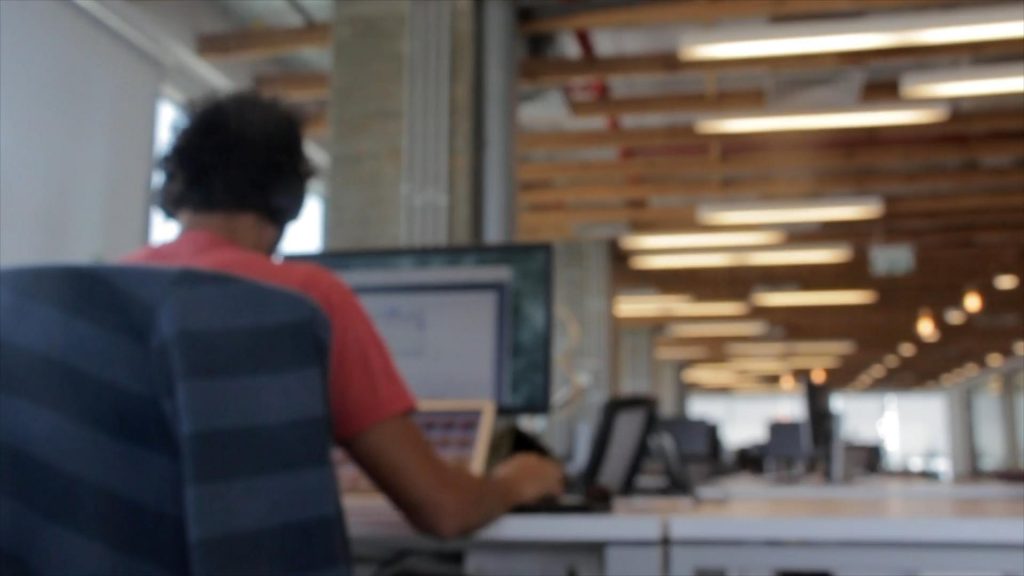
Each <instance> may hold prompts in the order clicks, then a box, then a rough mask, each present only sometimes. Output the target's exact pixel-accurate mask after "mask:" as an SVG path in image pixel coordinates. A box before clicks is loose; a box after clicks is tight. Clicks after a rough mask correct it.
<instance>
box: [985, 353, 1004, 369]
mask: <svg viewBox="0 0 1024 576" xmlns="http://www.w3.org/2000/svg"><path fill="white" fill-rule="evenodd" d="M1004 362H1006V357H1005V356H1003V355H1002V354H1000V353H999V352H989V353H988V354H986V355H985V366H988V367H989V368H999V367H1000V366H1002V365H1003V363H1004Z"/></svg>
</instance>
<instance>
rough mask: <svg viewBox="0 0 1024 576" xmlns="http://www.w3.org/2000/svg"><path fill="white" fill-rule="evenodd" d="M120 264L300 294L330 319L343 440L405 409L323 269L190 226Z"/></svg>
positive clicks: (372, 344)
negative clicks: (209, 274)
mask: <svg viewBox="0 0 1024 576" xmlns="http://www.w3.org/2000/svg"><path fill="white" fill-rule="evenodd" d="M123 262H124V263H125V264H154V265H161V266H180V267H185V268H199V269H203V270H213V271H216V272H223V273H225V274H231V275H234V276H240V277H242V278H248V279H251V280H256V281H259V282H264V283H267V284H273V285H275V286H279V287H284V288H288V289H291V290H294V291H296V292H300V293H302V294H304V295H305V296H307V297H308V298H311V299H312V300H313V301H314V302H316V303H317V304H319V305H320V307H321V308H322V309H323V312H324V314H325V315H326V316H327V318H328V319H329V320H330V323H331V336H332V337H331V359H330V368H329V370H330V372H329V374H330V382H329V386H328V390H329V397H330V404H331V420H332V422H333V429H334V435H335V438H336V439H337V440H338V441H339V442H345V441H347V440H349V439H351V438H352V437H354V436H356V435H357V434H359V433H360V432H362V431H364V430H366V429H368V428H370V427H371V426H373V425H374V424H377V423H378V422H381V421H383V420H386V419H388V418H391V417H393V416H397V415H400V414H405V413H407V412H410V411H411V410H413V408H414V407H415V401H414V400H413V397H412V395H411V394H410V393H409V390H408V389H407V388H406V386H405V382H404V381H403V380H402V377H401V375H400V374H399V373H398V370H397V369H396V368H395V364H394V362H393V361H392V359H391V355H390V353H388V350H387V347H386V346H385V345H384V342H383V341H382V340H381V338H380V335H379V334H378V333H377V330H376V328H374V326H373V323H372V322H371V321H370V318H369V316H367V314H366V311H364V310H363V307H362V306H361V305H360V304H359V301H358V300H357V299H356V297H355V295H354V294H353V293H352V290H351V289H350V288H349V287H348V286H346V285H345V283H344V282H342V281H341V279H339V278H338V277H337V276H335V275H334V274H333V273H331V272H330V271H329V270H327V269H326V268H323V267H320V266H316V265H314V264H308V263H303V262H282V263H278V262H274V261H273V260H271V259H270V258H269V257H268V256H266V255H265V254H261V253H259V252H256V251H253V250H247V249H245V248H242V247H240V246H238V245H236V244H234V243H232V242H231V241H229V240H227V239H225V238H223V237H221V236H218V235H217V234H214V233H212V232H206V231H198V230H190V231H186V232H183V233H182V234H181V236H179V237H178V239H177V240H175V241H174V242H171V243H169V244H164V245H163V246H157V247H149V248H143V249H142V250H139V251H138V252H135V253H133V254H131V255H129V256H128V257H127V258H125V259H124V261H123Z"/></svg>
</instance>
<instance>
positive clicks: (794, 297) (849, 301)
mask: <svg viewBox="0 0 1024 576" xmlns="http://www.w3.org/2000/svg"><path fill="white" fill-rule="evenodd" d="M750 301H751V303H753V304H754V306H760V307H765V308H785V307H798V306H862V305H865V304H874V303H875V302H878V292H877V291H876V290H779V291H771V292H769V291H762V292H755V293H754V294H752V295H751V296H750Z"/></svg>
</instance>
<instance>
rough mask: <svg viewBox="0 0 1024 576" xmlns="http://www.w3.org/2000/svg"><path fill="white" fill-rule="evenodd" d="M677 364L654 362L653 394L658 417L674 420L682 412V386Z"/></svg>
mask: <svg viewBox="0 0 1024 576" xmlns="http://www.w3.org/2000/svg"><path fill="white" fill-rule="evenodd" d="M680 367H681V365H680V363H679V362H656V363H655V364H654V392H655V396H656V397H657V399H658V415H659V416H661V417H662V418H675V417H677V416H682V415H684V414H685V412H684V411H683V384H682V382H680V381H679V370H680Z"/></svg>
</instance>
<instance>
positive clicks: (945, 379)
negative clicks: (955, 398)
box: [939, 372, 956, 386]
mask: <svg viewBox="0 0 1024 576" xmlns="http://www.w3.org/2000/svg"><path fill="white" fill-rule="evenodd" d="M955 382H956V376H953V375H952V374H950V373H948V372H947V373H945V374H943V375H942V376H939V383H940V384H942V385H943V386H952V385H953V384H954V383H955Z"/></svg>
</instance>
